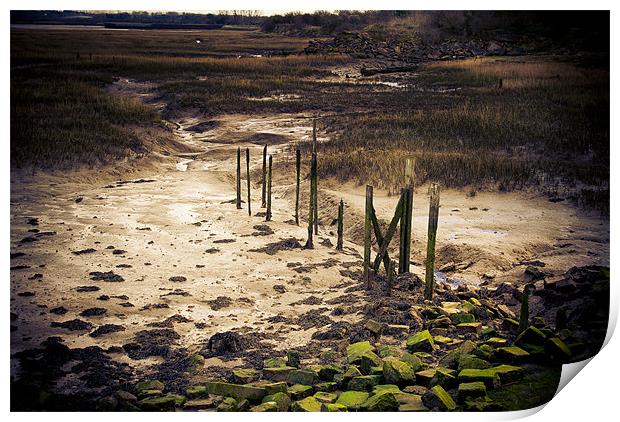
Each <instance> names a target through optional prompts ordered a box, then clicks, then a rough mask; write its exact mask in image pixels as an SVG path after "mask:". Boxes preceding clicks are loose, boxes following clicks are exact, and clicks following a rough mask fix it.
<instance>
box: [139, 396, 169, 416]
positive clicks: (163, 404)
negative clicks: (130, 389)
mask: <svg viewBox="0 0 620 422" xmlns="http://www.w3.org/2000/svg"><path fill="white" fill-rule="evenodd" d="M138 404H139V405H140V409H142V410H144V411H147V412H149V411H166V412H173V411H174V408H175V406H176V404H177V397H176V396H173V395H166V396H161V397H149V398H146V399H142V400H140V401H139V402H138Z"/></svg>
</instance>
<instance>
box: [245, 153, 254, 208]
mask: <svg viewBox="0 0 620 422" xmlns="http://www.w3.org/2000/svg"><path fill="white" fill-rule="evenodd" d="M245 164H246V173H247V176H248V215H249V216H251V215H252V206H251V205H250V200H251V197H250V189H251V188H250V148H246V149H245Z"/></svg>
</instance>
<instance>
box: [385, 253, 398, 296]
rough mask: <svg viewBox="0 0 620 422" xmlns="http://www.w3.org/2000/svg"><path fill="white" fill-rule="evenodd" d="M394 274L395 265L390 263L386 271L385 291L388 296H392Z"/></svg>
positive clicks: (392, 262)
mask: <svg viewBox="0 0 620 422" xmlns="http://www.w3.org/2000/svg"><path fill="white" fill-rule="evenodd" d="M395 272H396V264H395V263H394V261H390V266H389V267H388V271H387V286H386V287H387V289H386V293H387V295H388V296H391V295H392V287H394V273H395Z"/></svg>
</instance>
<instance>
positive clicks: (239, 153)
mask: <svg viewBox="0 0 620 422" xmlns="http://www.w3.org/2000/svg"><path fill="white" fill-rule="evenodd" d="M237 209H238V210H240V209H241V148H239V147H237Z"/></svg>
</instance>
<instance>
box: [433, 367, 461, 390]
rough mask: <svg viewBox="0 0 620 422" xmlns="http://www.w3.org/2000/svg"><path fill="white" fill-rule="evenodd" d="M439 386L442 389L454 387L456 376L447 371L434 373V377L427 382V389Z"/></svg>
mask: <svg viewBox="0 0 620 422" xmlns="http://www.w3.org/2000/svg"><path fill="white" fill-rule="evenodd" d="M436 385H439V386H441V387H443V388H448V389H449V388H452V387H453V386H455V385H456V376H455V374H454V373H453V372H448V371H435V375H433V378H431V380H430V381H429V382H428V387H429V388H431V387H434V386H436Z"/></svg>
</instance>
